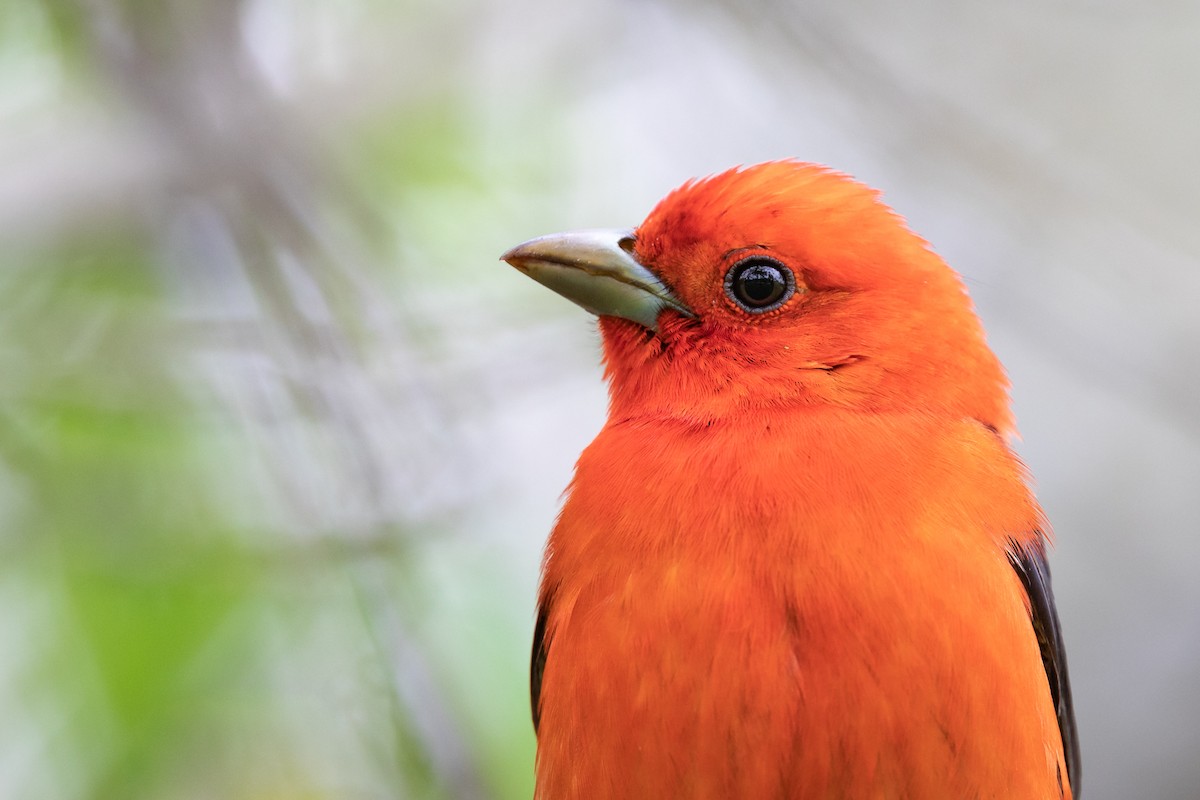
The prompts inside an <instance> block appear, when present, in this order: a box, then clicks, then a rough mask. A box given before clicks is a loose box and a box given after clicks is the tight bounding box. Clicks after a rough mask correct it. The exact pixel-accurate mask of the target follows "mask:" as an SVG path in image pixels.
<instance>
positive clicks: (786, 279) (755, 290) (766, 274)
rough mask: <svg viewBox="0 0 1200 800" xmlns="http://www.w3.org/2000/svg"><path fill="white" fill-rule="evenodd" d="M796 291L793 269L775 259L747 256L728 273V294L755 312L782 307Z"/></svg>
mask: <svg viewBox="0 0 1200 800" xmlns="http://www.w3.org/2000/svg"><path fill="white" fill-rule="evenodd" d="M795 293H796V278H795V276H793V275H792V271H791V270H790V269H788V268H787V267H785V266H784V265H783V264H780V263H779V262H778V261H776V260H775V259H773V258H767V257H766V256H751V257H750V258H744V259H742V260H741V261H739V262H738V263H736V264H734V265H733V267H731V268H730V270H729V272H727V273H726V274H725V294H727V295H729V298H730V299H731V300H733V302H735V303H737V304H738V305H739V306H741V307H742V308H743V309H744V310H746V311H749V312H750V313H751V314H761V313H763V312H764V311H770V310H771V309H774V308H779V307H780V306H781V305H783V304H784V303H786V302H787V301H788V299H789V298H790V297H791V296H792V295H793V294H795Z"/></svg>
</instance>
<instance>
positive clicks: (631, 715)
mask: <svg viewBox="0 0 1200 800" xmlns="http://www.w3.org/2000/svg"><path fill="white" fill-rule="evenodd" d="M503 259H504V260H505V261H508V262H509V263H510V264H512V265H513V266H514V267H516V268H517V269H519V270H521V271H522V272H524V273H525V274H527V275H529V276H530V277H532V278H534V279H535V280H537V281H538V282H540V283H542V284H544V285H546V286H548V287H549V288H551V289H553V290H554V291H556V292H558V293H560V294H562V295H563V296H565V297H566V298H568V299H570V300H572V301H574V302H575V303H578V304H579V305H580V306H582V307H583V308H585V309H587V310H588V311H591V312H592V313H594V314H596V315H598V316H599V318H600V329H601V332H602V338H603V345H604V361H605V372H606V377H607V379H608V382H609V394H610V404H609V416H608V420H607V422H606V424H605V425H604V427H603V429H602V430H601V431H600V433H599V434H598V435H597V437H596V439H595V441H593V442H592V444H591V445H589V446H588V448H587V449H586V450H585V451H584V452H583V454H582V455H581V456H580V459H579V462H578V465H577V467H576V471H575V477H574V480H573V481H572V483H571V487H570V491H569V494H568V496H567V499H566V501H565V503H564V505H563V509H562V513H561V515H560V516H559V519H558V522H557V524H556V525H555V527H554V530H553V531H552V532H551V534H550V540H549V542H548V544H547V549H546V560H545V564H544V567H543V575H542V584H541V590H540V593H539V604H538V621H537V627H536V631H535V635H534V645H533V664H532V671H531V684H530V686H531V690H532V699H533V718H534V725H535V727H536V729H537V735H538V753H537V763H536V773H537V789H536V797H537V798H540V799H541V800H564V799H565V798H589V799H590V800H602V799H603V798H642V797H646V798H650V797H653V798H730V797H745V798H750V797H753V798H788V799H789V800H793V799H795V800H798V799H800V798H849V799H854V798H876V797H886V798H914V799H915V798H968V797H969V798H980V799H982V798H1070V797H1072V796H1074V797H1076V798H1078V797H1079V745H1078V736H1077V734H1076V729H1075V721H1074V715H1073V710H1072V706H1071V692H1070V686H1069V683H1068V678H1067V664H1066V655H1065V652H1064V649H1063V639H1062V634H1061V632H1060V629H1059V624H1058V619H1057V614H1056V612H1055V607H1054V600H1053V595H1052V593H1051V591H1050V576H1049V571H1048V568H1047V565H1046V559H1045V544H1046V536H1047V534H1046V532H1047V531H1048V530H1049V528H1048V525H1047V523H1046V520H1045V518H1044V516H1043V514H1042V510H1041V508H1040V507H1039V506H1038V504H1037V501H1036V500H1035V499H1034V497H1033V494H1032V492H1031V490H1030V488H1029V485H1028V481H1027V476H1026V473H1025V470H1024V467H1023V466H1022V464H1021V463H1020V461H1019V460H1018V459H1017V457H1016V456H1015V455H1014V453H1013V452H1012V449H1011V448H1010V445H1009V440H1010V438H1011V436H1012V435H1013V433H1014V426H1013V419H1012V415H1011V412H1010V410H1009V399H1008V383H1007V379H1006V378H1005V375H1004V371H1003V368H1002V367H1001V365H1000V363H999V361H998V360H997V359H996V357H995V356H994V355H993V354H992V352H991V350H990V349H989V348H988V346H987V343H986V341H985V338H984V333H983V328H982V326H981V325H980V322H979V320H978V318H977V316H976V315H975V312H974V309H973V308H972V305H971V302H970V299H969V298H968V297H967V295H966V292H965V290H964V288H963V285H962V283H961V281H960V279H959V277H958V275H957V274H956V273H954V272H953V271H952V270H951V269H950V268H949V267H948V266H947V265H946V264H945V262H943V261H942V260H941V258H939V257H938V256H937V255H936V254H935V253H934V252H933V251H932V250H931V249H930V248H929V246H928V245H927V244H926V242H925V241H924V240H922V239H921V238H920V237H918V236H917V235H916V234H914V233H913V232H912V231H910V230H909V229H908V227H907V226H906V224H905V223H904V221H903V220H902V219H901V218H900V217H899V216H898V215H897V214H895V212H893V211H892V210H891V209H890V208H888V207H887V206H886V205H884V204H883V203H882V202H881V201H880V200H879V197H878V194H877V193H876V192H875V191H873V190H871V189H869V188H867V187H865V186H863V185H862V184H859V183H857V182H855V181H853V180H851V179H850V178H848V177H847V176H845V175H842V174H839V173H837V172H834V171H831V170H829V169H826V168H824V167H821V166H818V165H815V164H807V163H803V162H798V161H780V162H771V163H766V164H759V165H757V166H752V167H745V168H736V169H732V170H729V171H727V172H723V173H721V174H718V175H715V176H712V177H708V178H704V179H700V180H694V181H689V182H687V183H685V184H684V185H683V186H681V187H680V188H678V189H676V190H675V191H673V192H671V193H670V194H669V195H667V197H666V198H664V199H663V200H662V201H661V202H660V203H659V204H658V206H657V207H656V208H655V209H654V210H653V211H652V212H651V213H650V215H649V217H647V219H646V220H645V221H644V222H643V223H642V224H641V225H640V226H639V227H638V228H636V229H634V230H629V231H587V232H580V233H567V234H559V235H552V236H544V237H541V238H538V239H533V240H531V241H528V242H526V243H524V244H521V245H518V246H517V247H515V248H513V249H512V250H510V251H508V252H507V253H505V254H504V256H503Z"/></svg>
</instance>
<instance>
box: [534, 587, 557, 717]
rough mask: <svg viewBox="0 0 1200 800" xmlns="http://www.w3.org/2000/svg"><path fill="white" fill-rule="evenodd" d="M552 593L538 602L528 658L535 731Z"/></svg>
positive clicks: (547, 646)
mask: <svg viewBox="0 0 1200 800" xmlns="http://www.w3.org/2000/svg"><path fill="white" fill-rule="evenodd" d="M551 599H552V595H551V594H550V593H547V594H545V595H544V596H543V597H542V599H541V600H540V601H539V602H538V615H537V623H536V624H535V625H534V626H533V654H532V657H531V658H530V660H529V706H530V709H531V710H532V711H533V732H534V733H537V729H538V723H539V722H541V719H542V673H543V672H544V671H545V670H546V653H547V652H548V650H549V648H550V641H549V640H548V639H547V638H546V620H547V618H548V617H549V616H550V602H551Z"/></svg>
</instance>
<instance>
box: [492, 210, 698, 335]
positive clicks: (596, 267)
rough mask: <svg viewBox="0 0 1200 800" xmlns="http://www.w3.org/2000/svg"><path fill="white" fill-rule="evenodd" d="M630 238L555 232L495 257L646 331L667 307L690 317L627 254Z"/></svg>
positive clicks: (617, 232) (623, 233)
mask: <svg viewBox="0 0 1200 800" xmlns="http://www.w3.org/2000/svg"><path fill="white" fill-rule="evenodd" d="M633 241H634V239H633V231H628V230H592V231H575V232H572V233H555V234H551V235H550V236H539V237H538V238H537V239H530V240H529V241H528V242H525V243H524V244H519V245H517V246H516V247H514V248H513V249H511V250H509V251H508V252H507V253H505V254H504V255H502V256H500V259H501V260H502V261H507V262H508V263H509V264H512V265H513V266H514V267H516V268H517V269H519V270H521V272H524V273H525V274H526V275H528V276H529V277H531V278H533V279H534V280H535V281H537V282H538V283H540V284H542V285H543V286H546V287H548V288H550V289H553V290H554V291H556V292H558V293H559V294H561V295H562V296H563V297H565V298H567V299H568V300H570V301H572V302H573V303H576V304H578V305H580V306H582V307H583V308H585V309H587V310H588V311H590V312H592V313H593V314H595V315H597V316H608V317H621V318H623V319H627V320H631V321H633V322H636V323H638V324H639V325H642V326H644V327H646V328H649V329H650V330H652V331H656V330H658V315H659V314H660V313H661V312H662V311H664V310H666V309H668V308H670V309H674V310H675V311H678V312H679V313H681V314H685V315H686V316H689V317H694V316H695V314H694V313H693V312H692V310H691V309H690V308H688V307H687V306H686V305H684V303H683V301H681V300H680V299H679V298H678V297H676V296H675V295H674V294H672V293H671V290H670V289H668V288H667V287H666V286H664V285H663V282H662V281H661V280H659V278H658V276H657V275H655V274H654V273H653V272H651V271H650V270H648V269H646V268H645V267H643V266H642V265H641V264H639V263H638V261H637V259H635V258H634V257H633Z"/></svg>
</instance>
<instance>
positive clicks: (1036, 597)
mask: <svg viewBox="0 0 1200 800" xmlns="http://www.w3.org/2000/svg"><path fill="white" fill-rule="evenodd" d="M1008 560H1009V561H1010V562H1012V565H1013V569H1015V570H1016V571H1017V575H1019V576H1020V578H1021V584H1022V585H1023V586H1024V587H1025V594H1026V595H1027V596H1028V597H1029V613H1030V621H1031V622H1032V623H1033V632H1034V634H1035V635H1036V636H1037V641H1038V647H1039V649H1040V650H1041V652H1042V666H1043V667H1045V669H1046V679H1047V680H1048V681H1049V682H1050V694H1051V696H1052V697H1053V698H1054V711H1055V713H1056V714H1057V715H1058V730H1059V732H1060V733H1061V735H1062V742H1063V753H1064V755H1065V757H1066V759H1067V779H1068V780H1069V781H1070V783H1071V793H1072V795H1073V796H1074V797H1075V798H1076V800H1078V798H1079V793H1080V788H1079V782H1080V763H1079V732H1078V730H1077V729H1076V727H1075V707H1074V705H1073V704H1072V702H1071V682H1070V678H1069V677H1068V675H1067V651H1066V648H1065V647H1064V645H1063V638H1062V628H1061V627H1060V626H1059V623H1058V612H1057V611H1056V610H1055V608H1054V592H1053V591H1052V590H1051V589H1050V566H1049V565H1048V564H1047V563H1046V550H1045V547H1044V545H1043V543H1042V540H1041V537H1040V536H1039V537H1038V538H1037V539H1036V540H1035V543H1033V544H1018V543H1017V542H1010V545H1009V550H1008Z"/></svg>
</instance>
